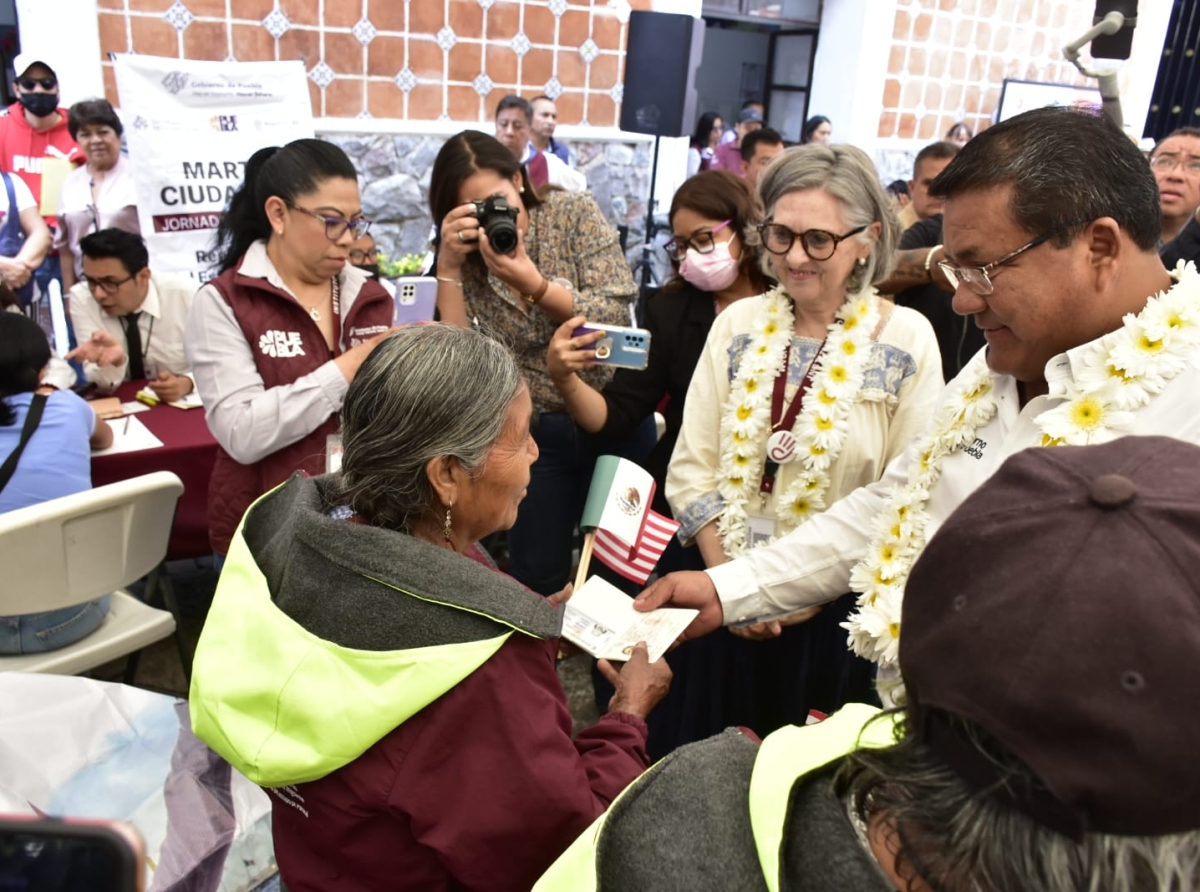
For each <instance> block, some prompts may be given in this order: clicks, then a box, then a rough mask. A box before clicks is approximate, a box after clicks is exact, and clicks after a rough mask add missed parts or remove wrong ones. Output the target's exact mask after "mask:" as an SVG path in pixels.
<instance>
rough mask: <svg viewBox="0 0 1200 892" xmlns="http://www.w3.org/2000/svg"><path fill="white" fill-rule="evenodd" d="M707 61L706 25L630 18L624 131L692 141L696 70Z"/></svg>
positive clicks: (668, 17)
mask: <svg viewBox="0 0 1200 892" xmlns="http://www.w3.org/2000/svg"><path fill="white" fill-rule="evenodd" d="M703 55H704V19H701V18H696V17H694V16H690V15H677V14H676V13H670V12H641V11H635V12H631V13H630V14H629V39H628V41H627V42H626V45H625V96H624V98H623V99H622V102H621V129H622V130H629V131H631V132H633V133H649V134H650V135H652V136H691V134H692V130H693V129H695V125H696V68H697V67H698V66H699V65H700V59H701V57H702V56H703Z"/></svg>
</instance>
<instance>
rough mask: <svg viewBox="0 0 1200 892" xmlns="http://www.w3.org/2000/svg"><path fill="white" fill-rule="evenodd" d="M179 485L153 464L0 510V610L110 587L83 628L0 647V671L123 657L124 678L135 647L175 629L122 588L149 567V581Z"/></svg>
mask: <svg viewBox="0 0 1200 892" xmlns="http://www.w3.org/2000/svg"><path fill="white" fill-rule="evenodd" d="M182 493H183V483H182V482H181V481H180V480H179V478H178V477H177V476H175V475H174V474H172V473H170V472H168V471H156V472H155V473H153V474H147V475H145V476H143V477H135V478H133V479H132V480H122V481H120V482H118V483H112V484H109V485H108V486H100V487H97V488H96V489H91V490H87V491H86V492H81V493H76V494H75V495H72V496H64V497H63V498H61V499H52V500H51V501H49V502H42V503H41V504H38V505H31V506H29V507H28V508H19V509H17V510H15V511H8V512H5V513H3V514H0V615H4V616H12V615H19V614H25V613H38V612H41V611H44V610H57V609H59V608H62V607H70V606H72V605H75V604H83V603H85V602H87V601H91V600H94V599H96V598H99V597H101V596H102V595H106V594H111V595H112V599H111V606H110V607H109V612H108V616H106V617H105V618H104V622H103V623H101V624H100V627H99V628H97V629H96V630H95V631H94V632H92V633H91V634H90V635H87V636H85V637H84V638H82V639H80V640H79V641H77V642H75V643H74V644H70V645H68V646H66V647H63V648H60V649H58V650H52V651H48V652H47V653H40V654H24V655H20V656H0V672H45V673H52V674H55V675H76V674H78V673H80V672H86V671H87V670H89V669H94V668H95V667H97V666H100V665H102V664H103V663H107V662H109V661H110V660H116V659H119V658H120V657H124V656H129V658H130V663H129V668H128V669H127V671H126V680H127V681H129V680H131V676H132V673H133V670H135V669H136V666H137V656H138V652H139V651H140V650H141V649H142V648H143V647H145V646H146V645H148V644H153V643H154V642H155V641H158V640H159V639H162V638H166V637H168V636H169V635H170V634H171V633H172V632H174V631H175V617H174V616H172V614H171V613H170V612H169V611H167V610H159V609H157V608H155V607H151V606H149V605H148V604H146V603H144V602H143V601H141V600H140V599H138V598H137V597H135V596H134V595H132V594H130V593H129V592H128V591H126V590H125V589H124V587H125V586H128V585H129V584H130V583H132V582H135V581H137V580H138V579H141V578H142V577H143V576H146V575H147V574H152V576H151V585H149V586H148V588H149V589H153V587H154V583H155V581H156V579H157V576H158V573H156V572H154V571H156V570H157V568H158V567H159V565H160V564H162V562H163V559H164V558H165V557H166V554H167V542H168V539H169V538H170V535H171V524H172V522H173V521H174V518H175V505H176V503H177V502H178V501H179V496H180V495H181V494H182ZM151 595H152V592H151V591H147V596H146V600H147V601H150V600H152V597H151ZM171 600H173V599H171ZM184 668H185V671H186V670H187V668H188V667H187V666H186V665H185V667H184Z"/></svg>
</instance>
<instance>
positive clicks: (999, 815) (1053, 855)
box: [835, 716, 1200, 892]
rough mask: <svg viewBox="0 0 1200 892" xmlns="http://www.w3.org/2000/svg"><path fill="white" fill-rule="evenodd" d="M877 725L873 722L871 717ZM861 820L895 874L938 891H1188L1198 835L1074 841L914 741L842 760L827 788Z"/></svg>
mask: <svg viewBox="0 0 1200 892" xmlns="http://www.w3.org/2000/svg"><path fill="white" fill-rule="evenodd" d="M880 718H881V719H882V716H881V717H880ZM953 721H956V722H958V723H960V724H961V725H962V726H963V732H964V734H965V738H966V739H968V740H970V741H971V743H972V745H974V746H976V747H978V748H980V749H981V750H982V751H983V752H984V753H985V754H986V756H987V758H989V759H990V760H992V761H993V762H996V763H997V764H999V765H1001V766H1002V767H1003V769H1004V772H1005V778H1006V781H1007V783H1008V785H1009V786H1010V787H1011V788H1013V789H1020V788H1022V787H1023V786H1025V785H1026V784H1033V785H1040V781H1039V780H1038V779H1037V777H1036V776H1035V775H1034V774H1033V773H1032V772H1031V771H1030V770H1029V769H1028V768H1027V767H1025V766H1024V765H1023V764H1021V763H1020V762H1019V761H1018V760H1016V759H1015V758H1013V757H1012V756H1010V755H1008V754H1007V753H1004V752H1001V751H999V750H998V745H997V744H996V742H995V741H994V740H992V739H991V738H990V737H987V735H985V734H984V732H983V731H982V730H981V729H980V728H978V726H976V725H973V724H971V723H968V722H965V721H964V720H960V719H953ZM835 785H836V787H837V788H838V791H839V793H841V794H842V795H845V796H848V797H849V799H850V802H851V804H852V806H853V807H854V808H856V809H857V810H858V811H859V813H860V814H861V815H862V816H863V817H864V818H867V819H869V818H871V817H873V816H876V815H878V816H881V817H883V818H884V819H885V820H886V825H887V826H888V827H889V828H893V829H894V831H895V838H896V841H897V842H898V843H899V851H898V853H897V861H896V866H897V872H898V874H899V875H900V876H903V877H905V878H907V879H908V880H909V885H910V886H911V880H912V879H913V878H914V877H918V876H919V877H920V878H921V879H922V880H923V881H924V882H925V883H926V884H927V885H929V886H930V887H931V888H933V889H936V890H941V892H1017V890H1021V892H1196V890H1197V889H1200V830H1194V831H1190V832H1186V833H1177V834H1170V835H1163V836H1117V835H1115V834H1108V833H1085V834H1084V836H1083V839H1082V840H1081V841H1079V842H1075V841H1074V840H1072V839H1071V838H1069V837H1067V836H1064V835H1062V834H1060V833H1058V832H1056V831H1054V830H1051V829H1049V828H1048V827H1045V826H1043V825H1041V824H1039V823H1037V822H1036V821H1035V820H1033V819H1032V818H1030V817H1027V816H1026V815H1025V814H1024V813H1022V812H1020V811H1017V810H1016V809H1015V808H1014V807H1012V806H1011V805H1008V804H1006V803H1004V802H1001V801H1000V800H998V799H996V798H994V797H993V796H991V795H988V794H987V793H985V792H979V791H977V790H974V789H972V788H970V787H969V786H967V784H966V783H964V782H963V781H962V780H961V779H960V778H959V777H958V775H956V774H954V773H953V772H952V771H951V770H950V769H949V768H947V767H946V765H945V763H944V762H943V761H942V760H941V759H940V757H938V756H937V755H936V754H935V753H934V752H933V751H932V750H930V749H929V748H928V747H927V746H925V745H924V744H923V743H921V742H920V741H919V740H918V739H917V738H916V736H915V735H912V734H904V733H902V734H901V736H900V737H899V738H898V742H897V743H896V744H895V745H893V746H890V747H885V748H882V749H860V750H856V751H854V752H853V753H851V754H850V755H849V756H847V757H846V760H845V762H844V763H843V766H842V768H841V769H840V770H839V773H838V775H837V777H836V779H835Z"/></svg>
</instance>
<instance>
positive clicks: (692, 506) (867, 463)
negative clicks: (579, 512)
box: [666, 297, 943, 543]
mask: <svg viewBox="0 0 1200 892" xmlns="http://www.w3.org/2000/svg"><path fill="white" fill-rule="evenodd" d="M875 299H876V300H879V301H880V302H881V303H880V312H881V315H882V314H886V312H887V310H888V304H887V302H885V301H882V299H880V298H878V297H876V298H875ZM761 306H762V298H761V297H752V298H747V299H745V300H740V301H738V302H737V303H735V304H733V305H732V306H731V307H730V308H729V309H727V310H726V311H725V312H723V313H721V315H719V316H718V317H717V320H716V322H715V323H714V324H713V327H712V330H711V331H710V332H709V335H708V341H707V342H706V344H705V346H704V353H703V354H702V355H701V357H700V362H699V364H698V365H697V366H696V372H695V374H694V375H693V376H692V383H691V386H690V387H689V388H688V396H687V405H686V407H685V408H684V412H683V428H682V429H681V430H680V433H679V442H678V443H677V444H676V446H675V453H674V455H672V457H671V465H670V467H669V468H668V470H667V486H666V489H667V500H668V501H669V502H670V503H671V510H672V512H673V513H674V515H675V519H676V520H678V521H679V522H680V524H681V526H680V528H679V538H680V539H681V540H682V541H683V542H685V543H687V542H691V540H692V539H693V538H694V537H695V535H696V533H697V532H699V530H700V529H701V528H702V527H703V526H704V525H705V524H707V523H709V522H710V521H712V520H715V519H716V518H717V517H719V516H720V515H721V513H722V512H723V511H724V510H725V500H724V498H723V497H722V496H721V494H720V492H719V491H718V489H717V486H718V479H719V477H718V472H719V468H720V462H721V450H722V437H723V432H722V431H721V429H720V428H721V418H722V415H723V414H724V411H725V403H726V400H727V399H728V397H729V392H730V389H731V384H732V381H733V379H734V376H735V375H736V374H737V370H738V365H739V364H740V362H741V357H742V353H743V352H744V351H745V349H746V346H747V345H748V344H749V342H750V328H751V324H752V322H753V320H754V319H755V317H756V315H757V314H758V312H759V311H760V308H761ZM820 348H821V341H818V340H815V339H812V338H805V337H793V338H792V342H791V351H790V356H789V361H788V380H787V389H786V391H785V396H786V398H787V399H788V400H789V401H790V400H791V399H793V398H794V397H795V395H796V392H797V391H798V390H799V388H800V384H801V382H802V381H803V380H804V375H805V373H806V372H807V371H808V368H809V366H810V365H811V364H812V361H813V360H814V359H815V358H816V355H817V351H818V350H820ZM942 384H943V382H942V361H941V354H940V353H939V352H938V345H937V338H936V336H935V335H934V333H933V329H932V328H931V327H930V325H929V322H928V321H927V320H926V319H925V317H924V316H922V315H921V314H920V313H918V312H916V311H915V310H909V309H906V308H904V307H893V308H891V315H890V316H889V317H888V318H887V321H886V322H884V324H883V328H882V330H881V331H880V332H879V334H878V335H877V337H876V340H875V342H874V343H873V344H872V346H871V358H870V361H869V362H868V363H867V367H866V370H865V373H864V378H863V386H862V390H861V391H860V393H859V397H858V399H857V400H856V401H855V404H854V406H853V407H852V408H851V410H850V415H849V419H848V420H849V424H850V433H849V436H848V437H847V438H846V443H845V446H844V447H843V449H842V452H841V455H840V456H838V458H837V460H836V461H834V463H833V464H832V465H831V466H830V468H829V475H830V485H829V492H828V495H827V496H826V503H827V504H830V505H832V504H833V503H834V502H835V501H837V500H838V499H840V498H842V497H843V496H845V495H846V494H847V493H849V492H851V491H853V490H854V489H857V488H858V487H859V486H862V485H864V484H867V483H873V482H874V481H875V480H878V479H879V477H880V476H881V475H882V474H883V470H884V468H885V467H886V466H887V464H888V462H890V461H891V460H892V459H893V458H895V457H896V456H897V455H899V454H900V453H901V452H903V451H904V449H905V448H906V447H907V446H908V444H909V443H910V442H911V441H912V439H913V438H914V437H915V436H916V435H917V434H918V433H919V432H920V431H921V430H922V429H924V427H925V423H926V422H927V421H928V420H929V417H930V415H931V414H932V412H933V407H934V405H935V404H936V402H937V399H938V396H939V394H940V393H941V391H942ZM763 448H764V449H765V448H766V444H765V443H764V444H763ZM798 467H799V465H798V463H794V464H791V465H781V466H780V468H779V473H778V479H777V480H776V483H775V487H774V494H773V495H772V496H770V497H768V499H767V502H766V505H765V506H764V507H760V505H759V504H758V499H757V498H752V499H751V502H750V503H749V504H748V505H747V506H746V511H747V512H748V513H750V514H761V515H764V516H770V517H774V516H775V511H776V506H775V499H776V498H778V496H779V494H780V493H784V492H786V491H787V489H788V487H789V486H790V485H791V482H792V477H793V475H794V474H795V471H796V468H798Z"/></svg>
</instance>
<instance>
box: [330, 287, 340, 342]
mask: <svg viewBox="0 0 1200 892" xmlns="http://www.w3.org/2000/svg"><path fill="white" fill-rule="evenodd" d="M332 288H333V350H331V351H330V352H331V353H332V354H333V355H334V356H340V355H341V353H342V280H341V277H340V276H334V277H333V280H332Z"/></svg>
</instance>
